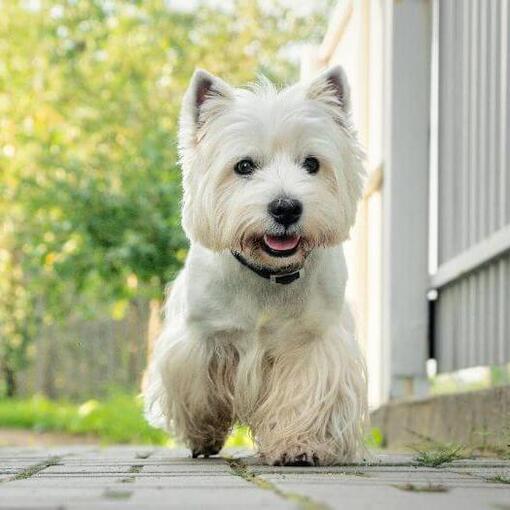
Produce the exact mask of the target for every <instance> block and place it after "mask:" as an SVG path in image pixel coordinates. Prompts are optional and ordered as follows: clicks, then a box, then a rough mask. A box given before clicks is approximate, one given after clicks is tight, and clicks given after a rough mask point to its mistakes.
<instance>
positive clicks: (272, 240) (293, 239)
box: [264, 235, 300, 251]
mask: <svg viewBox="0 0 510 510" xmlns="http://www.w3.org/2000/svg"><path fill="white" fill-rule="evenodd" d="M299 239H300V237H299V236H289V237H276V236H268V235H265V236H264V241H265V243H266V244H267V245H268V246H269V248H271V249H272V250H275V251H287V250H293V249H294V248H295V247H296V246H297V245H298V243H299Z"/></svg>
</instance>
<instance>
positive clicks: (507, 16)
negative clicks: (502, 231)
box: [498, 0, 510, 227]
mask: <svg viewBox="0 0 510 510" xmlns="http://www.w3.org/2000/svg"><path fill="white" fill-rule="evenodd" d="M508 4H509V0H502V4H501V42H500V44H501V60H500V77H501V79H500V107H499V108H498V110H499V112H500V123H499V132H500V136H499V140H500V142H499V143H500V169H499V175H500V186H499V189H500V193H501V195H500V201H501V204H500V208H501V209H500V218H501V223H500V226H501V227H502V226H503V225H505V224H507V223H510V176H509V175H508V174H509V170H508V166H509V163H510V160H509V158H508V147H510V129H508V110H509V105H510V80H509V79H508V72H509V69H508V59H509V58H510V38H509V36H508V32H509V31H510V8H509V5H508Z"/></svg>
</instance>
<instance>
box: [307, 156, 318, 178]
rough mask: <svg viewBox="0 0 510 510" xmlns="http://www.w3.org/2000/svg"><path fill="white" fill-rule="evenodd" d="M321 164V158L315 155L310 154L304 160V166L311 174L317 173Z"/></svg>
mask: <svg viewBox="0 0 510 510" xmlns="http://www.w3.org/2000/svg"><path fill="white" fill-rule="evenodd" d="M320 166H321V165H320V163H319V160H318V159H317V158H314V157H313V156H308V157H307V158H306V159H305V160H304V161H303V167H304V168H305V170H306V171H307V172H308V173H309V174H316V173H317V172H318V171H319V167H320Z"/></svg>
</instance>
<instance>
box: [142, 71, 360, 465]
mask: <svg viewBox="0 0 510 510" xmlns="http://www.w3.org/2000/svg"><path fill="white" fill-rule="evenodd" d="M179 136H180V155H181V163H182V170H183V183H184V184H183V186H184V200H183V209H182V223H183V227H184V230H185V232H186V234H187V236H188V238H189V240H190V243H191V246H190V250H189V255H188V258H187V260H186V264H185V267H184V269H183V271H182V272H181V273H180V275H179V276H178V278H177V279H176V280H175V282H174V283H173V285H172V287H171V292H170V294H169V297H168V300H167V303H166V308H165V312H166V316H165V324H164V328H163V331H162V334H161V336H160V338H159V340H158V342H157V344H156V346H155V350H154V354H153V357H152V360H151V363H150V366H149V369H148V374H147V381H146V382H147V384H146V386H145V390H144V392H145V401H146V413H147V417H148V419H149V421H150V422H151V423H153V424H155V425H157V426H160V427H163V428H165V429H166V430H168V431H170V432H171V433H172V434H175V436H176V437H177V438H179V439H180V440H182V441H184V443H185V444H186V445H187V446H188V447H189V448H190V449H191V451H192V455H193V457H198V456H200V455H203V456H204V457H208V456H209V455H214V454H216V453H218V452H219V451H220V449H221V448H222V446H223V444H224V441H225V438H226V437H227V435H228V434H229V432H230V430H231V428H232V426H233V424H234V423H235V422H239V423H243V424H247V425H249V427H250V428H251V431H252V433H253V437H254V440H255V442H256V445H257V447H258V449H259V452H260V454H261V456H262V458H263V459H264V461H265V462H267V463H269V464H273V465H318V464H332V463H337V462H349V461H352V460H354V459H356V458H357V456H358V454H359V452H360V451H362V435H363V429H364V422H365V418H366V415H367V403H366V377H365V366H364V362H363V358H362V355H361V354H360V350H359V348H358V345H357V342H356V340H355V338H354V334H353V327H352V320H351V318H350V314H349V312H348V310H347V309H346V308H347V307H346V305H345V303H344V294H345V285H346V280H347V270H346V265H345V260H344V254H343V248H342V242H343V241H345V240H346V239H347V238H348V236H349V230H350V228H351V226H352V224H353V222H354V218H355V214H356V207H357V202H358V200H359V198H360V195H361V191H362V176H363V165H362V153H361V150H360V148H359V145H358V142H357V139H356V132H355V130H354V128H353V126H352V121H351V105H350V93H349V85H348V82H347V79H346V76H345V73H344V71H343V70H342V68H341V67H334V68H331V69H330V70H327V71H326V72H324V73H323V74H321V75H320V76H318V77H317V78H316V79H314V80H313V81H311V82H310V83H308V84H302V83H298V84H295V85H293V86H291V87H288V88H285V89H283V90H280V91H278V90H277V89H276V88H275V87H274V86H273V85H272V84H271V83H269V82H267V81H264V80H263V81H261V82H259V83H258V84H256V85H253V86H250V87H248V88H242V89H236V88H233V87H231V86H230V85H228V84H227V83H225V82H224V81H223V80H221V79H220V78H217V77H215V76H213V75H211V74H209V73H207V72H205V71H202V70H197V71H196V72H195V74H194V75H193V78H192V80H191V84H190V86H189V89H188V91H187V93H186V95H185V97H184V101H183V106H182V113H181V123H180V135H179Z"/></svg>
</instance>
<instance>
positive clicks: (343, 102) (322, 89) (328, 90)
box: [306, 65, 351, 115]
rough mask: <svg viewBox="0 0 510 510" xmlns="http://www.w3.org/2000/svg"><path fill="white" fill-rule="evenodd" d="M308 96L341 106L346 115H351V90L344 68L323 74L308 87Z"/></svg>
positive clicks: (333, 68) (336, 67)
mask: <svg viewBox="0 0 510 510" xmlns="http://www.w3.org/2000/svg"><path fill="white" fill-rule="evenodd" d="M306 96H307V97H308V98H309V99H316V100H318V101H324V102H326V103H327V104H329V105H331V106H336V107H338V106H340V108H341V109H342V110H343V112H344V114H346V115H349V114H350V113H351V89H350V87H349V82H348V80H347V75H346V74H345V71H344V70H343V68H342V66H339V65H337V66H334V67H331V68H329V69H327V70H326V71H324V72H322V73H321V74H320V75H319V76H318V77H317V78H315V79H314V80H313V81H312V82H311V83H310V84H309V85H308V88H307V92H306Z"/></svg>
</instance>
